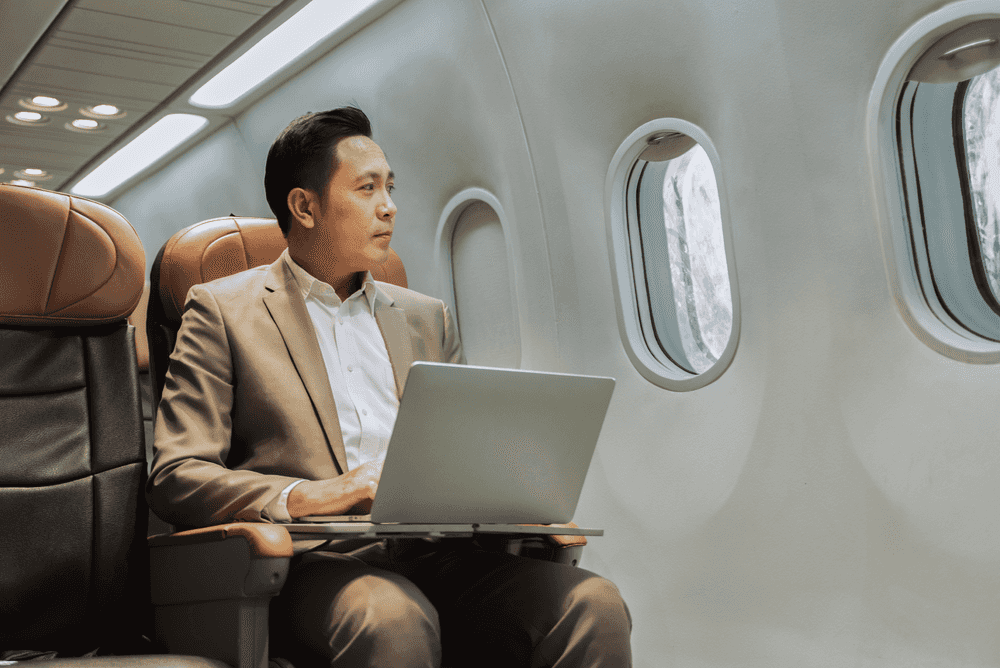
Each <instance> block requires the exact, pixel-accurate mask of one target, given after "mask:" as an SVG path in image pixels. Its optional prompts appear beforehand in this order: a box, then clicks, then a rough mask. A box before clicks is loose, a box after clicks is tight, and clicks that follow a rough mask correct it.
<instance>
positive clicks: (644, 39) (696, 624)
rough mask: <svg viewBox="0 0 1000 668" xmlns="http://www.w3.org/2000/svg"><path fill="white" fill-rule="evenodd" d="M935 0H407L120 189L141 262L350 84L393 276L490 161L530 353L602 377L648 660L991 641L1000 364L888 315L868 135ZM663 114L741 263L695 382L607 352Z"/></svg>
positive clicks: (612, 572) (894, 656)
mask: <svg viewBox="0 0 1000 668" xmlns="http://www.w3.org/2000/svg"><path fill="white" fill-rule="evenodd" d="M944 4H945V3H944V2H942V1H941V0H912V1H910V2H907V3H896V2H890V1H888V0H878V1H877V2H873V1H871V0H867V1H866V0H840V1H839V2H835V3H834V2H821V1H819V0H809V1H808V2H807V1H803V0H769V1H765V2H745V1H741V2H731V1H721V0H672V1H671V2H669V3H664V2H660V1H653V0H649V1H637V0H629V1H628V2H619V3H614V4H613V5H611V4H609V3H606V2H596V1H594V0H549V1H548V2H544V3H541V2H530V3H529V2H501V1H498V0H485V1H484V2H483V3H480V2H468V1H461V0H407V1H406V2H404V3H402V4H401V5H399V6H398V7H396V8H395V9H393V10H391V11H390V12H389V13H388V14H386V15H385V16H383V17H382V18H380V19H378V20H377V21H376V22H375V23H373V24H372V25H370V26H368V27H367V28H365V29H363V30H362V31H360V32H359V33H358V34H356V35H354V36H353V37H351V38H350V39H348V40H347V41H345V42H344V43H343V44H341V45H340V46H338V47H337V48H336V49H334V50H333V51H332V52H331V53H329V54H327V55H326V56H324V57H323V58H322V59H320V60H319V61H318V62H316V63H315V64H314V65H313V66H311V67H310V68H308V69H307V70H305V71H303V72H302V73H301V74H300V75H298V76H296V77H295V78H293V79H292V80H290V81H289V82H287V83H286V84H284V85H283V86H281V87H280V88H278V89H276V90H275V91H273V92H272V93H271V94H269V95H268V96H266V97H264V98H263V99H261V100H260V101H259V102H258V103H256V104H255V105H253V106H252V107H251V108H250V109H248V110H247V111H246V112H244V113H241V114H239V115H238V116H236V118H234V121H233V124H231V125H229V126H226V127H225V128H224V129H222V130H221V131H219V132H217V133H216V134H214V135H213V136H211V137H210V138H209V139H208V140H206V141H205V142H204V143H202V144H201V145H199V146H198V147H196V148H195V149H192V150H191V151H189V152H187V153H186V154H184V155H182V156H181V157H180V158H178V159H177V160H175V161H174V162H173V163H172V164H170V165H169V166H167V167H166V168H165V169H163V170H161V171H159V172H157V173H156V174H154V175H153V176H151V177H150V178H148V179H146V180H145V181H143V182H142V183H139V184H138V185H136V186H135V187H133V188H132V189H131V190H129V191H128V192H126V193H125V194H123V195H121V196H120V197H118V198H117V199H116V200H115V201H114V202H113V203H112V205H113V206H114V207H115V208H117V209H119V210H120V211H121V212H122V213H123V214H124V215H125V216H126V217H127V218H128V219H129V220H130V221H132V222H133V224H135V226H136V228H137V229H138V230H139V234H140V236H141V238H142V239H143V243H144V244H146V250H147V255H148V256H149V258H150V259H151V258H152V257H153V256H154V255H155V253H156V251H157V250H158V249H159V247H160V245H162V243H163V241H165V240H166V238H167V237H168V236H169V235H170V234H171V233H172V232H173V231H175V230H176V229H179V228H180V227H183V226H185V225H188V224H190V223H193V222H196V221H198V220H202V219H205V218H210V217H215V216H219V215H226V214H228V213H230V212H233V213H237V214H250V215H268V210H267V208H266V204H265V203H264V199H263V192H262V187H261V185H260V184H261V179H262V173H263V162H264V156H265V155H266V151H267V148H268V146H269V145H270V142H271V141H272V140H273V138H274V137H275V136H276V135H277V133H278V132H279V131H280V130H281V129H282V128H283V127H284V126H285V125H286V124H287V122H288V121H289V120H291V118H293V117H295V116H297V115H299V114H301V113H304V112H306V111H310V110H313V111H315V110H320V109H326V108H331V107H334V106H339V105H342V104H346V103H357V104H358V105H359V106H361V107H362V108H363V109H365V110H366V112H367V113H369V115H370V116H371V118H372V120H373V124H374V128H375V140H376V141H377V142H379V144H380V145H381V146H382V147H383V149H384V150H385V151H386V154H387V157H388V160H389V163H390V165H391V166H392V167H393V169H394V170H395V172H396V174H397V175H398V177H397V185H398V190H397V191H396V193H394V200H395V202H396V204H397V206H398V208H399V213H398V214H397V222H396V232H395V235H394V238H393V244H392V245H393V247H394V248H395V249H396V250H397V252H398V253H399V254H400V256H401V257H402V258H403V261H404V262H405V264H406V267H407V272H408V274H409V277H410V285H411V287H412V288H414V289H416V290H419V291H422V292H426V293H428V294H432V295H436V296H439V297H442V298H445V297H446V293H447V290H446V289H445V288H444V287H443V285H442V280H443V277H444V276H445V274H446V272H445V271H444V270H443V268H442V267H440V266H435V265H434V257H435V255H434V250H435V248H434V242H435V233H436V230H437V227H438V225H439V220H440V218H441V214H442V210H443V209H444V207H445V206H446V204H447V203H448V202H449V200H450V199H451V198H452V197H453V196H454V195H455V194H456V193H458V192H460V191H462V190H464V189H466V188H469V187H480V188H483V189H485V190H487V191H489V192H490V193H492V194H493V195H495V196H496V198H497V200H498V201H499V203H500V206H501V207H502V208H503V212H504V216H505V220H506V221H507V223H508V224H507V227H506V229H505V232H506V233H507V234H508V235H510V239H509V242H510V247H511V248H512V250H513V255H512V256H509V257H508V261H509V262H511V264H512V267H513V272H512V273H513V276H514V285H513V286H512V290H513V294H514V295H515V300H516V313H517V316H518V318H519V325H520V352H521V366H522V367H523V368H535V369H546V370H556V371H568V372H578V373H593V374H600V375H611V376H614V377H615V378H617V379H618V384H617V387H616V390H615V395H614V398H613V400H612V404H611V408H610V411H609V413H608V417H607V420H606V421H605V425H604V429H603V431H602V435H601V439H600V441H599V443H598V449H597V453H596V455H595V458H594V462H593V465H592V466H591V470H590V473H589V475H588V479H587V483H586V485H585V487H584V491H583V496H582V498H581V501H580V506H579V509H578V511H577V515H576V518H575V519H576V521H577V522H578V523H580V524H581V525H586V526H599V527H603V528H604V529H605V531H606V534H605V536H604V537H602V538H594V539H591V540H590V544H589V545H588V547H587V548H586V552H585V556H584V563H583V566H584V567H586V568H589V569H591V570H594V571H596V572H598V573H600V574H602V575H605V576H607V577H609V578H610V579H612V580H613V581H614V582H616V583H617V584H618V585H619V587H620V588H621V590H622V592H623V594H624V596H625V599H626V601H627V602H628V604H629V606H630V609H631V612H632V616H633V620H634V632H633V647H634V653H635V664H636V666H698V667H709V666H712V667H715V666H735V665H740V666H759V667H760V668H765V667H768V668H769V667H771V666H788V667H790V668H791V667H793V666H794V667H798V666H813V665H815V666H829V665H856V666H868V665H872V666H874V665H878V666H900V667H902V666H910V665H914V664H933V665H936V664H945V663H946V664H947V665H961V666H979V665H994V664H996V663H997V662H998V660H1000V646H998V641H997V639H996V638H997V634H996V620H997V618H998V616H1000V602H998V601H1000V568H998V566H1000V522H998V520H997V515H998V511H997V509H998V508H1000V449H998V447H997V443H996V435H995V434H996V426H995V425H996V417H995V415H996V408H995V407H996V406H997V405H1000V382H998V381H1000V370H998V369H997V367H996V366H992V365H974V364H967V363H963V362H959V361H956V360H953V359H950V358H947V357H944V356H942V355H940V354H938V353H936V352H934V351H932V350H931V349H930V348H928V347H927V346H926V345H924V344H923V343H921V342H920V341H919V340H918V339H917V338H916V337H915V336H914V335H913V333H912V332H911V331H910V330H909V329H908V328H907V326H906V325H905V323H904V322H903V320H902V318H901V317H900V315H899V311H898V308H897V306H896V304H895V302H894V299H893V296H892V294H891V292H890V289H889V284H888V281H887V278H886V269H885V263H884V259H883V251H882V248H881V246H880V241H879V233H878V222H877V220H876V209H875V203H874V191H873V186H872V183H871V177H870V172H869V168H868V162H869V156H868V153H867V147H866V138H865V123H866V113H867V103H868V96H869V93H870V91H871V88H872V83H873V81H874V78H875V74H876V71H877V70H878V67H879V64H880V63H881V61H882V58H883V57H884V55H885V53H886V52H887V51H888V50H889V48H890V46H891V45H892V44H893V42H894V41H895V40H896V39H897V38H898V37H899V36H900V35H901V34H903V32H904V31H905V30H906V29H907V28H908V27H909V26H911V25H912V24H913V23H915V22H916V21H917V20H919V19H920V18H921V17H923V16H925V15H926V14H928V13H929V12H932V11H934V10H936V9H938V8H939V7H941V6H943V5H944ZM997 9H998V12H1000V3H998V7H997ZM661 117H676V118H680V119H683V120H686V121H690V122H692V123H694V124H696V125H698V126H699V127H701V128H702V129H703V130H704V131H705V132H706V133H707V135H708V136H709V137H710V138H711V139H712V141H713V143H714V144H715V146H716V148H717V150H718V153H719V156H720V159H721V169H722V173H721V174H720V175H719V177H720V180H721V181H722V182H724V184H725V192H726V196H727V197H728V205H729V211H730V213H731V221H730V226H731V229H732V234H733V243H734V247H735V258H736V271H737V274H738V277H739V289H740V301H741V311H742V319H741V322H740V328H739V331H738V332H734V336H736V335H738V336H739V348H738V350H737V352H736V355H735V358H734V360H733V362H732V364H731V366H730V367H729V369H727V370H726V371H725V373H724V374H723V375H722V376H721V377H720V378H719V379H718V380H717V381H715V382H714V383H712V384H710V385H708V386H706V387H704V388H701V389H698V390H694V391H690V392H671V391H668V390H664V389H662V388H660V387H657V386H655V385H653V384H651V383H649V382H648V381H646V380H645V379H644V378H643V377H642V376H641V375H639V373H638V372H637V371H636V370H635V368H634V367H633V366H632V364H631V362H630V361H629V359H628V357H627V356H626V354H625V351H624V348H623V346H622V343H621V339H620V336H619V331H618V323H617V320H616V315H615V305H614V295H613V293H612V283H611V269H610V265H609V253H608V240H607V233H606V222H605V219H604V188H605V179H606V176H607V171H608V165H609V162H610V160H611V157H612V155H613V154H614V152H615V150H616V149H617V148H618V146H619V144H620V143H621V142H622V141H623V140H624V139H625V137H627V136H628V134H629V133H630V132H632V131H633V130H634V129H635V128H637V127H638V126H640V125H641V124H643V123H645V122H647V121H649V120H652V119H655V118H661ZM879 187H881V185H880V186H879Z"/></svg>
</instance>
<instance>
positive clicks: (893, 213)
mask: <svg viewBox="0 0 1000 668" xmlns="http://www.w3.org/2000/svg"><path fill="white" fill-rule="evenodd" d="M975 7H976V6H975V5H974V3H967V2H958V3H954V4H951V5H947V6H945V7H943V8H941V9H939V10H937V11H935V12H932V13H931V14H929V15H927V16H926V17H924V18H923V19H921V20H920V21H918V23H917V24H916V25H914V26H912V27H911V28H910V29H909V30H907V31H906V33H905V34H904V35H903V37H901V38H900V39H899V40H898V41H897V42H896V43H895V44H893V46H892V48H891V49H890V50H889V53H888V54H887V55H886V57H885V59H884V60H883V63H882V66H881V67H880V68H879V71H878V73H877V75H876V79H875V85H874V87H873V90H872V94H871V96H870V97H869V107H868V132H869V134H868V139H869V142H868V144H869V147H870V149H871V151H872V153H871V155H872V171H873V176H874V178H875V181H876V183H881V185H882V187H883V189H884V190H882V193H881V197H879V198H877V199H876V202H877V204H878V206H879V208H880V216H879V224H880V226H881V233H882V248H883V251H884V253H885V258H886V269H887V275H888V278H889V282H890V288H891V290H892V294H893V296H894V297H895V299H896V303H897V305H898V307H899V308H900V310H901V312H902V314H903V320H904V322H905V323H906V324H907V325H908V326H909V327H910V329H911V330H912V331H913V332H914V334H916V336H917V337H918V338H919V339H921V340H922V341H923V342H924V343H925V344H927V345H928V346H930V347H931V348H932V349H934V350H937V351H938V352H940V353H942V354H944V355H947V356H949V357H952V358H954V359H957V360H960V361H964V362H978V363H997V362H1000V239H998V237H1000V229H998V225H1000V223H998V218H1000V216H998V209H1000V198H998V196H997V193H998V189H1000V143H998V142H1000V74H998V71H997V67H998V65H1000V17H997V16H994V17H991V18H990V17H987V18H984V17H983V14H982V12H979V11H978V10H976V8H975ZM956 26H957V27H956Z"/></svg>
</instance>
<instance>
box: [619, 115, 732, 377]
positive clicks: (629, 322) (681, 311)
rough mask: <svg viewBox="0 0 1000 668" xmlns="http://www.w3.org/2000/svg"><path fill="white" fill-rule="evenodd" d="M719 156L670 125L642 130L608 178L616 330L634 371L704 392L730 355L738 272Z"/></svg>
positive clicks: (686, 128) (697, 136) (702, 139)
mask: <svg viewBox="0 0 1000 668" xmlns="http://www.w3.org/2000/svg"><path fill="white" fill-rule="evenodd" d="M717 165H718V158H717V157H715V151H714V148H713V147H712V146H711V143H710V142H708V138H707V137H706V136H705V135H704V133H703V132H702V131H701V130H700V129H698V128H696V127H695V126H693V125H691V124H689V123H685V122H683V121H679V120H677V119H661V120H660V121H653V122H651V123H647V124H646V125H644V126H642V127H641V128H639V130H637V131H636V132H635V133H633V134H632V135H631V136H630V137H629V138H628V139H627V140H626V141H625V142H624V143H623V144H622V147H621V148H619V151H618V153H617V154H616V156H615V161H614V162H613V163H612V167H611V170H610V171H609V177H608V178H609V184H608V187H609V191H610V192H609V197H608V206H609V210H608V224H609V233H610V236H611V239H612V249H611V252H612V262H613V264H614V269H615V272H614V276H615V278H616V284H617V285H616V290H615V293H616V297H617V299H618V314H619V325H620V329H621V332H622V338H623V342H624V343H625V347H626V350H627V351H628V353H629V357H630V358H631V359H632V362H633V363H634V364H635V365H636V368H637V369H638V370H639V371H640V373H642V374H643V375H644V376H645V377H646V378H648V379H649V380H651V381H652V382H654V383H657V384H658V385H661V386H662V387H666V388H668V389H674V390H685V389H694V388H695V387H701V386H703V385H705V384H707V383H709V382H711V381H712V380H714V379H715V378H717V377H718V376H719V375H721V373H722V371H724V370H725V368H726V366H728V364H729V362H730V361H731V360H732V357H733V354H734V353H735V349H736V339H737V337H736V336H735V335H734V334H735V332H736V329H737V326H738V316H739V309H738V302H737V300H736V298H735V295H736V290H735V286H736V275H735V270H734V262H733V261H732V252H731V243H730V241H729V233H728V225H726V224H725V216H724V210H725V209H724V200H723V198H722V197H721V196H720V192H721V189H720V184H719V179H718V170H717Z"/></svg>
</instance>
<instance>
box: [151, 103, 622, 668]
mask: <svg viewBox="0 0 1000 668" xmlns="http://www.w3.org/2000/svg"><path fill="white" fill-rule="evenodd" d="M371 135H372V132H371V127H370V124H369V122H368V118H367V117H366V116H365V115H364V114H363V113H362V112H361V111H360V110H359V109H355V108H350V107H347V108H341V109H336V110H333V111H328V112H323V113H318V114H307V115H306V116H303V117H301V118H298V119H296V120H295V121H293V122H292V123H291V124H290V125H289V126H288V127H287V128H286V129H285V130H284V131H283V132H282V133H281V134H280V135H279V136H278V138H277V139H276V140H275V142H274V144H273V145H272V146H271V149H270V151H269V153H268V157H267V166H266V170H265V176H264V185H265V190H266V194H267V200H268V204H269V205H270V207H271V209H272V210H273V211H274V213H275V216H276V217H277V219H278V223H279V225H280V226H281V230H282V232H283V233H284V235H285V237H286V238H287V240H288V249H287V250H286V251H284V252H283V253H282V256H281V257H280V258H279V259H278V260H277V261H276V262H274V263H273V264H271V265H270V266H267V267H261V268H258V269H252V270H250V271H246V272H243V273H241V274H237V275H235V276H230V277H227V278H223V279H219V280H217V281H213V282H211V283H208V284H204V285H198V286H195V287H193V288H192V289H191V291H190V293H189V294H188V299H187V303H186V305H185V313H184V318H183V322H182V324H181V328H180V331H179V332H178V336H177V343H176V345H175V348H174V352H173V354H172V355H171V363H170V368H169V370H168V373H167V378H166V384H165V386H164V391H163V398H162V400H161V402H160V405H159V410H158V414H157V422H156V435H155V448H156V454H155V457H154V462H153V467H152V471H151V474H150V480H149V486H148V497H149V501H150V505H151V507H152V508H153V509H154V511H155V512H156V513H157V514H158V515H160V516H161V517H162V518H163V519H165V520H167V521H170V522H173V523H175V524H183V525H199V526H200V525H210V524H219V523H223V522H229V521H234V520H244V521H255V522H257V521H272V522H282V521H285V522H287V521H290V520H292V519H294V518H297V517H302V516H305V515H334V514H344V513H347V512H358V513H361V512H367V510H368V508H369V507H370V505H371V502H372V499H373V498H374V496H375V491H376V489H377V487H378V479H379V474H380V471H381V462H382V461H383V458H384V456H385V448H386V445H387V444H388V440H389V436H390V434H391V432H392V425H393V422H394V420H395V416H396V411H397V409H398V405H399V396H400V394H401V393H402V388H403V385H404V384H405V382H406V373H407V371H408V368H409V365H410V363H411V362H412V361H414V360H428V361H439V362H461V361H463V355H462V349H461V344H460V343H459V339H458V332H457V330H456V327H455V323H454V320H453V318H452V317H451V314H450V313H449V311H448V309H447V308H446V307H445V305H444V304H443V303H442V302H441V301H440V300H437V299H432V298H430V297H426V296H424V295H421V294H418V293H416V292H413V291H411V290H406V289H403V288H399V287H397V286H393V285H389V284H385V283H377V282H375V281H374V280H372V278H371V274H370V273H369V272H368V269H369V268H370V267H375V266H378V265H380V264H381V263H383V262H385V260H386V258H387V257H388V247H389V239H390V237H391V235H392V230H393V224H394V222H395V215H396V207H395V205H394V204H393V202H392V198H391V196H390V193H391V191H392V190H393V187H394V175H393V173H392V171H391V170H390V169H389V165H388V163H387V162H386V159H385V155H384V154H383V153H382V151H381V149H380V148H379V147H378V145H377V144H376V143H375V142H374V141H372V139H371ZM394 447H399V444H397V445H396V446H394ZM309 547H315V546H309ZM351 548H355V549H353V550H352V549H351ZM302 549H304V547H303V546H302V545H298V546H297V551H299V550H302ZM271 623H272V635H273V636H274V639H275V648H276V649H277V651H278V652H286V653H287V654H289V655H291V656H292V657H294V658H295V659H298V660H299V661H304V662H310V661H319V662H325V663H329V665H331V666H352V667H353V666H365V665H370V666H393V667H395V666H404V667H405V666H439V665H440V663H441V660H442V647H443V648H444V659H445V661H447V662H449V663H451V662H457V663H462V664H463V665H477V666H487V665H497V666H505V667H509V666H525V667H527V666H549V665H551V666H559V667H564V666H598V665H601V666H619V665H621V666H626V665H629V664H630V662H631V658H630V650H629V639H628V636H629V632H630V629H631V621H630V619H629V617H628V611H627V609H626V608H625V604H624V602H623V601H622V600H621V598H620V596H619V594H618V591H617V589H616V588H615V587H614V585H612V584H611V583H609V582H608V581H607V580H604V579H602V578H599V577H597V576H595V575H594V574H592V573H589V572H587V571H585V570H583V569H578V568H572V567H569V566H564V565H561V564H553V563H548V562H543V561H537V560H531V559H524V558H520V557H514V556H511V555H508V554H505V553H499V552H488V551H485V550H482V549H479V548H478V546H476V545H475V544H474V543H472V542H470V541H456V540H452V541H440V542H437V543H433V542H429V541H420V540H409V541H388V542H384V543H383V542H379V543H372V544H368V545H363V546H360V547H358V546H357V545H356V544H354V545H350V544H345V543H343V542H342V543H333V544H326V545H323V546H321V548H320V549H314V550H312V551H308V552H304V553H302V554H299V555H298V556H296V557H295V558H294V560H293V563H292V568H291V571H290V574H289V577H288V581H287V584H286V585H285V588H284V589H283V591H282V593H281V595H280V596H279V597H277V598H276V599H275V602H274V604H273V605H272V611H271Z"/></svg>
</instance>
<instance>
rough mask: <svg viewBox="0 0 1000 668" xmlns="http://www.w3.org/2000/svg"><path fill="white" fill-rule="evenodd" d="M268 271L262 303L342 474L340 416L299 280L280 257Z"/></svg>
mask: <svg viewBox="0 0 1000 668" xmlns="http://www.w3.org/2000/svg"><path fill="white" fill-rule="evenodd" d="M267 274H268V275H267V279H266V281H265V282H264V287H265V292H264V306H265V307H267V310H268V312H269V313H270V314H271V318H272V319H273V320H274V324H275V325H276V326H277V327H278V331H279V332H281V338H282V339H284V341H285V347H286V348H287V349H288V354H289V356H290V357H291V358H292V364H293V365H294V366H295V370H296V372H298V375H299V378H301V379H302V384H303V385H305V388H306V392H308V393H309V398H310V399H311V400H312V403H313V408H314V409H315V411H316V416H317V418H319V422H320V425H321V426H322V428H323V432H324V433H325V434H326V438H327V441H328V442H329V444H330V449H331V450H332V451H333V455H334V457H335V459H336V460H337V466H339V467H340V471H341V473H343V472H345V471H347V453H346V452H345V451H344V437H343V435H342V434H341V431H340V419H339V418H338V417H337V408H336V406H335V405H334V403H333V391H332V390H331V389H330V379H329V378H327V375H326V365H325V364H324V363H323V353H322V352H321V351H320V349H319V343H318V342H317V341H316V333H315V332H314V331H313V327H312V320H311V319H310V317H309V312H308V311H306V305H305V302H304V301H303V300H302V295H301V293H300V291H299V286H298V283H296V282H295V278H294V277H293V276H292V274H291V272H290V271H289V270H288V268H287V267H286V266H285V262H284V260H282V259H280V258H279V259H278V260H277V261H276V262H274V263H273V264H271V266H270V268H269V269H268V272H267Z"/></svg>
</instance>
